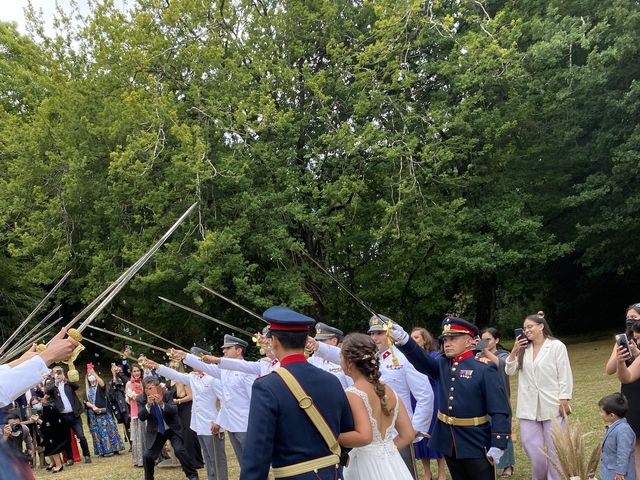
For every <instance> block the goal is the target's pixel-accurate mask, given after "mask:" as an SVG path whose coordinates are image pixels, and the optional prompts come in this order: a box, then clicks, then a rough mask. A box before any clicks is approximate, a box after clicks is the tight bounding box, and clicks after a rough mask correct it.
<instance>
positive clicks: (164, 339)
mask: <svg viewBox="0 0 640 480" xmlns="http://www.w3.org/2000/svg"><path fill="white" fill-rule="evenodd" d="M111 316H112V317H115V318H117V319H118V320H120V321H121V322H124V323H126V324H128V325H131V326H132V327H134V328H137V329H139V330H142V331H143V332H147V333H148V334H149V335H152V336H154V337H156V338H157V339H159V340H162V341H163V342H167V343H168V344H169V345H173V346H174V347H176V348H177V349H179V350H182V351H183V352H188V351H189V349H188V348H184V347H181V346H180V345H178V344H177V343H174V342H172V341H171V340H167V339H166V338H164V337H162V336H160V335H158V334H157V333H153V332H152V331H151V330H147V329H146V328H144V327H141V326H140V325H136V324H135V323H133V322H131V321H129V320H126V319H124V318H122V317H119V316H118V315H116V314H114V313H112V314H111Z"/></svg>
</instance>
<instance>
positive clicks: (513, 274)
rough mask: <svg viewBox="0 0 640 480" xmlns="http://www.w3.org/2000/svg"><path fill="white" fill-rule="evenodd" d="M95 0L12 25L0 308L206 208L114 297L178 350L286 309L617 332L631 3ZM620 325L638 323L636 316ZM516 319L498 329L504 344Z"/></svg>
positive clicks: (3, 106) (125, 312)
mask: <svg viewBox="0 0 640 480" xmlns="http://www.w3.org/2000/svg"><path fill="white" fill-rule="evenodd" d="M116 3H117V2H114V1H113V0H98V1H96V2H95V3H93V4H92V6H91V10H90V13H89V14H88V15H86V16H82V15H80V13H79V12H77V11H69V12H60V13H59V16H58V18H57V22H56V25H57V30H56V32H57V33H56V34H55V35H47V34H46V33H45V30H44V27H43V23H42V21H41V20H38V18H37V15H35V14H34V12H31V34H30V35H29V36H25V35H21V34H20V33H18V31H17V30H16V26H15V25H13V24H9V23H0V159H1V161H0V248H1V249H2V255H1V256H0V266H1V267H2V271H3V272H4V275H3V276H2V277H1V280H0V299H2V301H1V302H0V316H1V318H2V319H3V320H2V326H3V332H2V333H3V334H4V335H6V334H7V332H10V331H11V330H12V329H13V328H14V327H15V325H16V324H17V322H18V321H19V320H20V319H21V318H24V316H25V315H26V314H25V312H27V311H28V310H30V309H31V308H32V307H33V306H34V305H35V304H36V303H37V302H38V300H39V298H40V297H42V296H44V293H42V292H44V291H45V290H46V289H47V288H49V287H50V286H51V285H53V283H55V281H56V280H57V278H59V277H60V276H61V275H62V273H63V272H64V271H66V270H67V269H69V268H73V271H74V273H73V277H72V280H71V282H70V284H69V286H67V287H66V288H65V289H64V292H63V294H62V295H61V296H62V299H63V300H64V305H65V315H66V316H71V315H73V314H74V313H77V311H79V310H80V309H81V308H82V306H84V305H86V304H87V303H88V302H89V301H91V300H92V299H93V298H94V297H95V296H96V295H97V294H98V293H99V292H100V291H102V290H103V289H104V288H106V286H107V285H109V283H111V282H112V281H113V280H114V279H115V278H117V277H118V275H119V274H120V273H121V272H122V271H124V269H125V268H126V267H128V266H129V265H131V264H132V263H133V262H135V261H136V260H137V259H138V257H140V256H141V255H142V254H143V253H144V252H145V251H146V250H147V249H148V248H149V246H151V245H152V244H153V243H154V242H155V241H156V240H157V239H158V238H159V237H160V236H161V235H162V233H163V232H164V231H165V230H166V229H167V228H168V226H169V225H171V224H172V223H173V221H174V220H175V219H176V218H177V217H178V216H179V215H180V214H181V213H182V212H183V211H184V210H185V209H186V207H188V205H190V204H191V203H192V202H194V201H198V202H199V205H198V211H197V213H196V214H194V215H192V217H190V218H189V219H188V220H187V221H186V222H185V223H184V224H183V226H182V227H181V228H180V229H179V230H178V231H177V232H176V234H175V235H174V236H173V238H172V239H171V241H170V242H168V243H167V244H166V247H165V248H163V249H162V250H161V251H160V252H158V253H157V254H156V255H155V256H154V257H153V259H152V260H151V261H150V262H149V264H147V266H145V268H144V269H143V270H142V271H141V272H140V273H139V274H138V275H137V276H136V277H135V278H134V279H133V280H132V281H131V282H130V284H129V285H128V286H127V287H126V288H125V289H124V290H123V291H122V292H121V293H120V294H119V295H118V296H117V297H116V299H115V300H114V302H113V303H112V305H111V306H110V307H109V309H107V311H105V314H103V316H102V317H101V318H102V319H103V320H104V321H105V322H107V324H112V326H113V329H116V328H117V329H118V331H121V332H122V331H124V332H129V333H135V332H131V330H127V329H126V328H125V327H124V326H122V325H119V324H117V322H116V321H115V320H113V319H110V317H109V316H108V315H106V314H107V313H109V312H114V313H118V314H121V315H122V316H124V317H127V318H130V319H131V320H133V321H135V322H136V323H139V324H140V325H143V326H145V327H147V328H152V329H153V330H154V331H157V332H158V333H160V334H162V335H171V336H172V338H173V339H175V340H176V341H180V342H183V344H186V343H188V344H189V345H190V344H191V342H194V341H195V342H202V343H203V344H205V345H217V344H218V342H219V341H220V339H221V337H222V334H223V333H226V331H225V329H224V328H223V327H215V326H213V325H212V324H209V323H207V322H206V321H202V320H199V319H197V317H193V316H191V317H189V316H188V315H187V314H186V313H185V312H183V311H180V310H177V309H175V308H174V307H171V306H169V305H166V304H164V303H162V302H160V301H158V299H157V296H158V295H162V296H165V297H168V298H171V299H173V300H176V301H179V302H181V303H184V304H186V305H189V306H193V307H195V308H198V309H200V310H202V311H205V312H208V313H211V314H212V315H214V316H216V317H218V318H221V319H224V320H226V321H228V322H230V323H233V324H235V325H237V326H239V327H241V328H245V329H249V330H251V331H255V330H258V329H259V328H260V327H261V325H260V324H259V322H257V321H256V320H255V319H253V318H252V317H250V316H249V315H247V314H245V313H243V312H241V311H240V310H238V309H236V308H235V307H232V306H230V305H228V304H226V303H224V302H222V301H220V300H218V299H216V298H215V297H213V296H212V295H210V294H208V293H206V292H205V291H204V290H203V289H202V288H201V286H200V284H203V285H206V286H209V287H211V288H214V289H215V290H218V291H220V292H222V293H223V294H225V295H227V296H230V297H231V298H233V299H235V300H237V301H238V302H240V303H242V304H244V305H246V306H247V307H249V308H250V309H252V310H254V311H256V312H258V313H259V312H261V311H262V310H263V309H265V308H267V307H269V306H271V305H273V304H282V305H286V306H288V307H290V308H293V309H298V310H300V311H303V312H305V313H308V314H310V315H312V316H314V317H315V318H316V319H318V320H321V321H324V322H327V323H330V324H333V325H336V326H338V327H339V328H342V329H343V330H345V331H353V330H363V329H364V328H365V324H366V321H367V319H368V317H369V314H368V312H367V311H366V310H364V309H363V308H361V307H360V306H359V305H358V304H357V303H356V302H355V301H354V300H353V299H352V298H351V297H350V296H349V295H347V294H346V293H344V292H343V291H342V290H341V289H340V288H339V287H338V286H337V285H336V284H335V283H334V282H333V281H332V280H331V279H330V278H328V277H327V276H326V275H324V274H323V273H322V272H320V271H319V270H318V269H317V268H315V266H314V265H313V263H312V262H310V261H309V259H308V258H307V255H310V256H312V257H313V258H315V259H317V260H318V261H319V262H321V264H323V265H325V266H326V267H327V268H328V269H329V271H330V272H331V273H332V274H333V275H334V276H335V277H336V278H338V279H339V280H340V281H341V282H343V283H344V284H345V285H346V286H347V287H348V288H349V289H350V290H351V291H353V292H354V293H355V294H356V295H358V296H359V297H360V298H361V299H362V300H363V301H364V302H365V303H367V304H368V305H370V306H371V308H373V309H374V310H375V311H376V312H380V313H383V314H386V315H388V316H390V317H392V318H394V319H397V320H398V321H399V322H400V323H402V324H403V325H405V326H407V327H411V326H414V325H423V326H427V327H428V328H430V329H434V330H435V329H437V328H438V325H439V322H440V320H441V319H442V318H443V315H444V314H445V313H448V312H451V313H457V314H459V315H461V316H464V317H465V318H469V319H472V320H475V321H476V322H477V323H478V324H479V325H481V326H489V325H492V326H498V327H502V328H511V327H513V326H514V325H517V324H520V323H521V321H522V319H523V318H524V316H526V315H527V314H530V313H534V312H536V311H538V310H540V309H544V310H545V311H546V312H547V316H548V318H549V319H550V321H551V324H552V326H553V327H555V328H557V329H559V330H560V331H571V330H574V329H576V328H580V329H583V330H584V329H597V328H604V327H606V326H609V325H608V324H609V323H610V322H607V323H606V324H605V323H603V322H602V321H601V320H602V318H603V317H605V316H606V317H610V318H612V319H614V320H615V318H620V319H621V318H622V314H623V311H624V308H625V306H626V305H627V304H629V303H633V302H637V301H638V300H639V299H640V297H638V286H639V281H638V279H637V277H636V275H635V270H636V269H638V267H640V243H639V242H637V241H635V240H634V239H635V238H638V237H639V236H640V223H639V222H638V218H640V193H638V192H636V188H635V187H636V185H637V179H638V174H639V173H640V153H639V152H640V130H639V128H640V127H638V124H639V122H638V118H639V115H640V83H639V79H640V62H638V58H640V52H639V49H640V44H638V42H637V41H636V40H637V38H639V37H640V9H639V8H638V5H637V2H635V1H631V0H609V1H605V2H596V1H592V0H580V1H577V0H576V1H567V0H563V1H557V0H551V1H549V0H545V1H538V0H532V1H528V2H515V1H507V0H504V1H500V0H487V1H473V2H455V1H440V0H428V1H416V0H401V1H397V0H393V1H389V0H364V1H363V0H313V1H308V0H284V1H283V0H238V1H235V2H228V1H224V0H222V1H218V0H213V1H210V2H201V1H195V0H136V1H132V2H130V5H129V7H128V8H127V9H126V10H122V9H119V8H117V7H116V6H115V5H116ZM620 323H621V322H620ZM507 335H508V333H506V332H505V336H507Z"/></svg>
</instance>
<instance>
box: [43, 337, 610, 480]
mask: <svg viewBox="0 0 640 480" xmlns="http://www.w3.org/2000/svg"><path fill="white" fill-rule="evenodd" d="M612 346H613V340H612V339H611V338H610V337H609V336H608V335H607V338H606V340H598V341H587V342H582V343H574V342H569V345H568V347H567V348H568V350H569V357H570V360H571V366H572V369H573V376H574V392H573V400H572V401H571V405H572V408H573V415H572V416H571V420H572V421H578V422H580V425H581V426H582V428H583V430H584V431H585V432H592V433H591V434H590V435H589V437H588V445H589V446H590V448H591V447H592V446H595V445H596V444H597V443H598V442H600V441H601V440H602V435H603V431H604V430H603V424H602V420H601V418H600V416H599V415H598V406H597V402H598V400H599V399H600V398H601V397H603V396H604V395H607V394H609V393H613V392H617V391H619V390H620V384H619V383H618V381H617V379H616V377H615V376H607V375H605V373H604V365H605V362H606V361H607V359H608V358H609V354H610V353H611V348H612ZM511 392H512V404H513V406H514V411H515V397H516V392H517V378H516V377H514V378H512V385H511ZM513 430H514V433H515V440H516V444H515V446H516V465H515V473H514V476H513V477H512V478H513V479H516V480H525V479H529V478H531V470H530V468H529V462H528V460H527V458H526V456H525V454H524V452H523V450H522V446H521V445H520V443H519V441H518V439H519V430H518V422H517V420H515V421H514V426H513ZM88 438H90V436H88ZM89 443H91V440H89ZM227 443H228V442H227ZM90 447H91V445H90ZM91 448H92V447H91ZM227 458H228V461H229V478H230V479H232V480H235V479H237V478H239V469H238V464H237V462H236V460H235V456H234V454H233V451H232V449H231V446H230V445H229V444H227ZM434 467H435V465H434ZM420 471H421V468H420ZM199 473H200V478H201V479H203V478H206V474H205V472H204V470H201V471H200V472H199ZM36 478H37V479H46V478H55V479H56V480H72V479H73V480H75V479H78V478H92V479H96V480H133V479H141V478H144V474H143V471H142V469H141V468H134V467H132V466H131V455H130V454H129V453H124V454H121V455H120V456H118V457H111V458H99V457H94V459H93V464H91V465H84V464H76V465H74V466H73V467H65V469H64V471H63V472H61V473H59V474H57V475H55V476H52V475H51V474H50V473H49V472H45V471H44V470H37V471H36ZM184 478H185V477H184V475H183V473H182V471H181V470H180V469H178V468H173V469H156V479H157V480H178V479H180V480H181V479H184Z"/></svg>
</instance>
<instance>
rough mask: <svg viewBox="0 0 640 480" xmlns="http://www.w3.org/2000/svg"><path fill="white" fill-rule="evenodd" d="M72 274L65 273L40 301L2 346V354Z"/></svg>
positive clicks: (0, 349)
mask: <svg viewBox="0 0 640 480" xmlns="http://www.w3.org/2000/svg"><path fill="white" fill-rule="evenodd" d="M71 272H72V270H69V271H68V272H67V273H65V274H64V276H63V277H62V278H61V279H60V280H58V283H56V284H55V285H54V286H53V288H52V289H51V290H49V293H47V294H46V295H45V297H44V298H43V299H42V300H40V303H38V305H36V308H34V309H33V311H32V312H31V313H30V314H29V315H28V316H27V318H25V320H24V321H23V322H22V323H21V324H20V326H19V327H18V329H17V330H16V331H15V332H13V333H12V334H11V336H10V337H9V338H8V339H7V340H6V341H5V342H4V343H3V344H2V346H0V353H2V352H4V350H5V348H6V347H7V345H9V343H11V342H12V341H13V339H14V338H16V337H17V336H18V333H20V331H21V330H22V329H23V328H24V327H26V326H27V324H28V323H29V322H30V321H31V319H32V318H33V317H34V316H35V314H36V313H38V310H40V309H41V308H42V306H43V305H44V304H45V303H47V301H48V300H49V299H50V298H51V297H52V296H53V294H54V293H56V291H57V290H58V289H59V288H60V287H61V286H62V284H63V283H64V282H65V281H66V280H67V278H69V275H71Z"/></svg>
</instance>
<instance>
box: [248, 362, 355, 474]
mask: <svg viewBox="0 0 640 480" xmlns="http://www.w3.org/2000/svg"><path fill="white" fill-rule="evenodd" d="M280 368H286V369H287V370H289V372H291V374H292V375H293V376H294V377H295V378H296V380H298V382H299V383H300V385H301V386H302V388H303V389H304V391H305V392H306V393H307V394H308V395H309V396H310V397H311V398H312V399H313V402H314V404H315V405H316V407H317V408H318V410H319V411H320V413H321V414H322V416H323V417H324V419H325V421H326V422H327V424H328V425H329V427H330V428H331V430H332V432H333V433H334V435H335V436H336V437H337V436H338V435H339V434H340V433H341V432H348V431H351V430H353V417H352V416H351V408H350V406H349V401H348V400H347V397H346V395H345V393H344V390H343V389H342V385H341V384H340V381H339V380H338V379H337V378H336V376H335V375H333V374H331V373H329V372H325V371H324V370H321V369H319V368H317V367H314V366H313V365H311V364H309V363H308V362H307V361H306V358H305V357H304V355H291V356H289V357H286V358H284V359H283V360H282V363H281V366H280ZM330 454H331V452H330V450H329V447H328V446H327V444H326V442H325V441H324V440H323V439H322V436H321V435H320V433H319V432H318V430H317V429H316V427H315V426H314V425H313V423H311V420H310V419H309V417H308V416H307V414H306V413H305V412H304V411H303V410H302V409H301V408H300V407H299V406H298V402H297V401H296V399H295V397H294V396H293V394H292V393H291V391H290V390H289V388H288V387H287V386H286V385H285V383H284V381H283V380H282V378H280V376H279V375H277V374H275V373H270V374H268V375H265V376H264V377H260V378H258V379H256V380H255V382H254V383H253V388H252V391H251V407H250V410H249V426H248V430H247V439H246V443H245V446H244V454H243V456H242V463H241V465H242V469H241V472H240V480H266V479H267V478H268V475H269V465H270V464H271V465H273V466H274V467H285V466H289V465H294V464H297V463H300V462H305V461H308V460H313V459H316V458H320V457H324V456H326V455H330ZM335 478H336V469H335V468H334V467H328V468H324V469H321V470H320V471H319V472H318V474H316V473H314V472H309V473H306V474H302V475H295V476H292V477H287V479H288V480H289V479H292V480H311V479H313V480H317V479H321V480H325V479H327V480H328V479H331V480H334V479H335Z"/></svg>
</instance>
